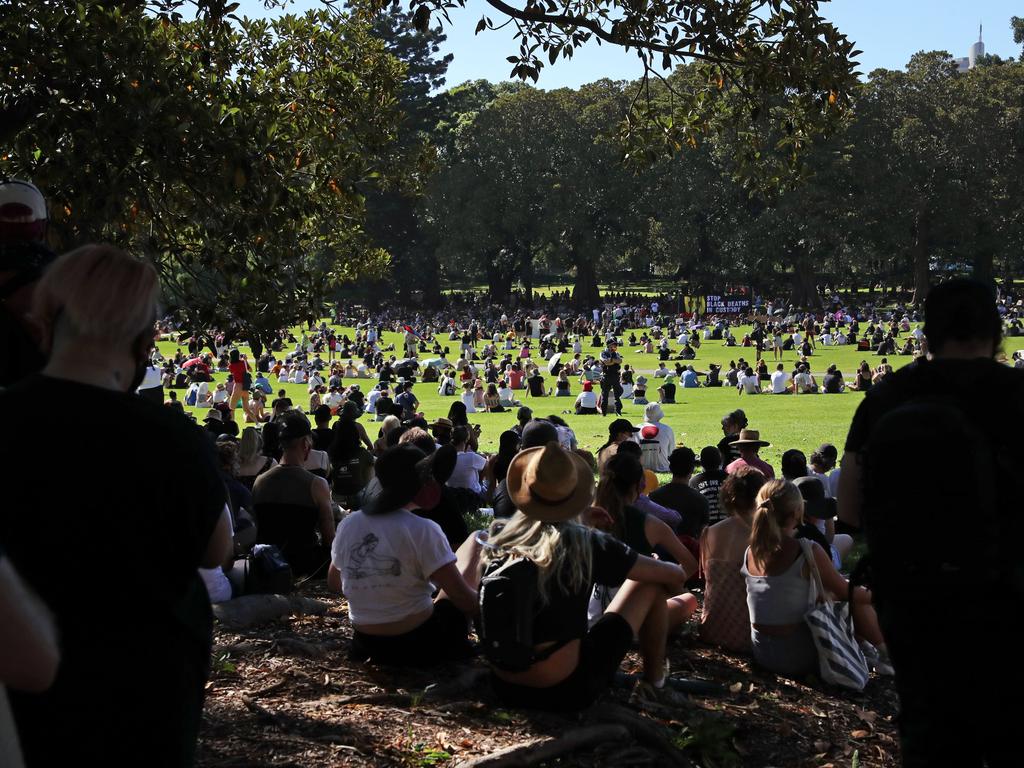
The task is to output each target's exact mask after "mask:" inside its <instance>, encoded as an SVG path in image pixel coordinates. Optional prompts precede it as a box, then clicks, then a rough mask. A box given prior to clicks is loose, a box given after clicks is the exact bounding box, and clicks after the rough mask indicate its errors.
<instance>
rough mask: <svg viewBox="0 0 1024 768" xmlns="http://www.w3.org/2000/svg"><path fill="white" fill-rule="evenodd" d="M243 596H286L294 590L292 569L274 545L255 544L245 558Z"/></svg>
mask: <svg viewBox="0 0 1024 768" xmlns="http://www.w3.org/2000/svg"><path fill="white" fill-rule="evenodd" d="M244 581H245V594H247V595H253V594H267V595H287V594H288V593H289V592H291V591H292V590H293V589H295V576H294V575H293V574H292V567H291V565H289V563H288V561H287V560H286V559H285V557H284V555H283V554H282V553H281V549H280V548H279V547H277V546H276V545H274V544H257V545H256V546H254V547H253V548H252V553H251V554H250V555H248V556H247V557H246V558H245V576H244Z"/></svg>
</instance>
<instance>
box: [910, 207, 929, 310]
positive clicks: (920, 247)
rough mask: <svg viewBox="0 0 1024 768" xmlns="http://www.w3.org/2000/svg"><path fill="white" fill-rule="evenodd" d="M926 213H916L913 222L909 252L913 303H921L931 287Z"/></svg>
mask: <svg viewBox="0 0 1024 768" xmlns="http://www.w3.org/2000/svg"><path fill="white" fill-rule="evenodd" d="M929 224H930V223H929V221H928V214H926V213H924V212H923V211H922V212H920V213H918V215H917V220H916V222H915V223H914V245H913V247H912V250H911V253H912V254H913V256H914V297H913V299H911V301H912V302H913V303H914V304H922V303H924V300H925V299H926V298H927V297H928V291H929V290H930V289H931V271H930V270H929V268H928V238H929V236H930V232H931V229H930V225H929Z"/></svg>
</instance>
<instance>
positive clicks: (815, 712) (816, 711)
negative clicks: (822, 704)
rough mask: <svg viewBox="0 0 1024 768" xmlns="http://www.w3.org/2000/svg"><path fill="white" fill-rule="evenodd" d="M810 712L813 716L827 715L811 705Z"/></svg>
mask: <svg viewBox="0 0 1024 768" xmlns="http://www.w3.org/2000/svg"><path fill="white" fill-rule="evenodd" d="M811 714H812V715H814V716H815V717H828V715H826V714H825V713H824V712H822V711H821V710H820V709H815V708H814V707H811Z"/></svg>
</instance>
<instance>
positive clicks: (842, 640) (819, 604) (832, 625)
mask: <svg viewBox="0 0 1024 768" xmlns="http://www.w3.org/2000/svg"><path fill="white" fill-rule="evenodd" d="M799 542H800V546H801V548H802V549H803V551H804V557H805V558H806V560H807V566H808V569H809V570H810V573H811V588H810V598H809V607H808V610H807V613H806V614H805V615H804V621H806V622H807V626H808V627H810V630H811V636H812V637H813V638H814V645H815V646H816V647H817V649H818V667H819V673H820V674H821V679H822V680H824V681H825V682H826V683H832V684H833V685H839V686H842V687H843V688H850V689H852V690H854V691H863V690H864V686H865V685H867V684H868V662H867V660H866V659H865V658H864V652H863V651H861V649H860V645H859V644H858V642H857V638H856V637H855V636H854V634H853V616H852V615H851V614H850V603H849V602H844V601H839V600H835V601H833V600H829V599H828V595H827V594H826V592H825V587H824V586H823V585H822V583H821V574H820V573H819V572H818V565H817V563H816V562H815V560H814V552H813V550H812V545H811V542H809V541H807V540H806V539H799Z"/></svg>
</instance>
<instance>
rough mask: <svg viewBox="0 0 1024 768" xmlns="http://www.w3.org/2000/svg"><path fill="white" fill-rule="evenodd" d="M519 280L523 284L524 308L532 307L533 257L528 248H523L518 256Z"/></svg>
mask: <svg viewBox="0 0 1024 768" xmlns="http://www.w3.org/2000/svg"><path fill="white" fill-rule="evenodd" d="M520 259H521V261H520V264H521V265H522V266H521V267H520V278H519V279H520V280H521V281H522V283H523V298H524V300H525V301H526V306H528V307H532V306H533V257H532V256H531V255H530V250H529V248H524V249H523V250H522V252H521V255H520Z"/></svg>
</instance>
